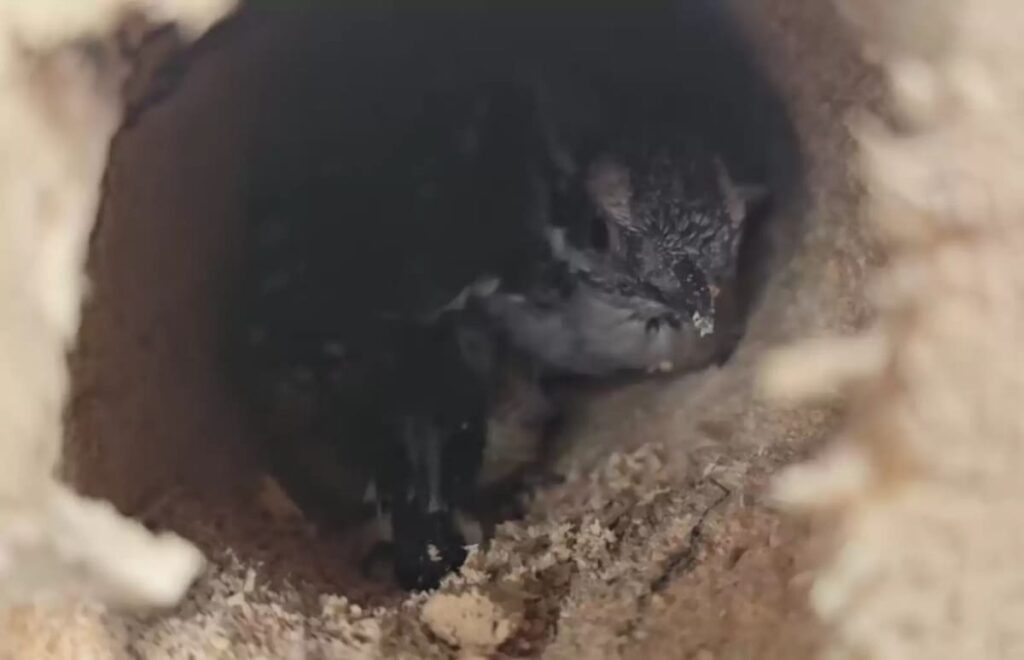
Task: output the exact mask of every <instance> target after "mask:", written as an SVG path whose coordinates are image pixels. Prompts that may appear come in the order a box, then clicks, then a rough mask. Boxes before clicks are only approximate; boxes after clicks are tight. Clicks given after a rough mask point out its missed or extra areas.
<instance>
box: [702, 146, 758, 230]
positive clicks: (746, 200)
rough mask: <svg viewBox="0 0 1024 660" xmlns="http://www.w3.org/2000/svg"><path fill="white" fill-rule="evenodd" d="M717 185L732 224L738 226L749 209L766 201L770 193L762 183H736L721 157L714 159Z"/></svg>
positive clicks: (744, 218) (745, 217)
mask: <svg viewBox="0 0 1024 660" xmlns="http://www.w3.org/2000/svg"><path fill="white" fill-rule="evenodd" d="M715 169H716V170H717V175H718V185H719V188H720V189H721V191H722V195H723V196H724V197H725V204H726V208H727V210H728V212H729V219H730V220H731V221H732V223H733V225H734V226H737V227H738V226H739V225H741V224H742V223H743V221H744V220H746V219H747V215H748V214H749V213H750V210H751V209H752V208H754V207H755V206H757V205H759V204H761V203H762V202H764V201H766V200H767V199H768V197H769V196H770V195H771V191H770V190H769V189H768V186H766V185H762V184H756V183H755V184H751V183H736V182H735V181H733V180H732V177H731V176H729V171H728V170H727V169H726V167H725V164H724V163H723V162H722V161H721V159H718V158H716V159H715Z"/></svg>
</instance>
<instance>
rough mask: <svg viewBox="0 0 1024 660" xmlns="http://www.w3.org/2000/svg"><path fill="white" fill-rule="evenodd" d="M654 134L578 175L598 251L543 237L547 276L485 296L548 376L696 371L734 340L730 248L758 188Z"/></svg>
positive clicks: (692, 148)
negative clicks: (596, 229) (600, 235)
mask: <svg viewBox="0 0 1024 660" xmlns="http://www.w3.org/2000/svg"><path fill="white" fill-rule="evenodd" d="M654 135H655V137H649V136H646V135H645V136H642V137H640V138H634V139H631V140H626V141H622V142H619V143H618V144H616V145H615V146H613V148H611V149H607V150H605V151H604V152H603V153H602V154H601V155H599V156H598V157H597V158H595V159H594V160H593V161H592V162H591V163H590V164H589V166H588V167H586V169H585V172H586V174H585V180H584V182H583V185H584V187H585V190H586V193H587V196H588V198H589V200H590V202H591V204H592V205H593V210H594V213H595V215H596V218H597V221H598V222H599V223H601V226H602V228H603V229H604V231H605V234H606V236H607V241H606V245H604V246H599V245H585V246H573V245H570V244H569V243H568V242H567V240H566V238H565V232H564V231H560V230H554V229H552V230H551V231H550V234H549V245H550V257H551V264H550V268H549V269H548V270H549V273H553V275H552V274H549V276H547V277H546V278H542V279H541V280H539V281H538V283H537V285H536V286H535V287H533V289H532V290H528V291H525V292H502V291H499V292H498V293H497V294H495V295H493V296H490V297H489V298H488V299H487V303H486V304H487V308H488V310H489V311H490V313H491V314H492V315H494V316H495V317H496V318H498V319H499V320H500V322H501V323H502V324H503V326H504V327H505V328H506V331H507V332H508V334H509V336H510V338H511V340H512V342H513V343H514V344H516V345H517V346H519V347H520V348H521V349H522V350H524V351H526V352H527V353H529V354H531V355H533V356H535V357H536V358H537V359H539V360H540V361H541V362H542V363H544V364H545V365H547V366H548V367H549V368H550V369H552V370H555V371H561V372H567V373H573V374H580V375H589V376H603V375H609V374H612V373H615V372H620V371H666V370H673V371H675V370H690V369H697V368H701V367H703V366H707V365H708V364H710V363H711V362H713V361H715V360H716V359H719V358H721V357H722V356H723V355H724V354H725V353H726V352H727V351H728V350H729V349H731V346H732V345H733V344H734V342H735V339H736V337H737V335H738V330H737V327H738V324H739V319H738V311H737V308H736V302H735V300H734V289H735V282H736V277H737V267H738V264H737V261H738V257H739V247H740V242H741V239H742V236H743V230H744V225H745V220H746V218H747V214H748V209H749V208H750V205H751V204H753V203H755V202H756V201H757V200H759V199H761V198H762V197H763V196H764V194H765V192H764V189H763V188H758V187H744V186H739V185H737V184H735V183H733V181H732V180H731V178H730V177H729V174H728V172H727V170H726V168H725V165H724V164H723V162H722V161H721V159H719V158H718V157H716V156H715V155H713V154H712V153H710V152H709V151H707V150H705V149H703V147H702V146H701V145H700V143H699V142H697V141H696V140H692V139H681V138H675V137H670V138H669V139H666V140H662V139H659V138H660V137H661V136H660V135H659V134H658V133H655V134H654ZM567 224H572V223H571V222H570V223H567Z"/></svg>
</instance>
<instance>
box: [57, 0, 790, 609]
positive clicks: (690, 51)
mask: <svg viewBox="0 0 1024 660" xmlns="http://www.w3.org/2000/svg"><path fill="white" fill-rule="evenodd" d="M712 5H713V3H706V2H694V3H689V4H687V3H679V2H672V3H666V4H665V5H664V6H658V5H657V3H647V4H645V5H644V6H643V8H629V9H626V8H622V9H604V10H596V9H587V10H582V9H572V10H570V9H557V8H554V7H552V8H548V9H545V10H539V9H538V10H533V9H530V10H527V9H515V10H512V9H507V8H500V7H488V8H487V9H486V10H485V9H476V10H465V9H462V10H445V11H441V10H437V9H432V10H426V9H395V8H392V9H388V10H374V11H363V10H359V11H357V10H340V9H334V10H297V9H293V10H282V9H276V10H268V9H260V8H258V7H249V8H245V9H243V10H242V11H241V12H240V13H239V14H238V15H237V16H235V17H232V18H231V19H230V20H229V21H227V22H226V23H225V24H224V25H222V26H220V27H219V28H217V29H215V30H214V31H213V32H212V33H211V34H210V35H208V36H207V37H206V38H204V40H202V41H201V42H200V43H199V44H197V45H196V46H195V47H194V48H193V49H192V51H190V52H188V53H184V54H178V55H175V56H174V58H172V59H171V60H170V61H167V60H164V64H165V66H164V67H163V68H161V69H159V71H164V72H171V73H172V74H173V78H174V79H175V82H173V83H172V84H170V85H167V84H165V83H166V81H161V80H160V79H159V75H158V76H157V79H156V80H155V81H150V83H149V87H151V88H158V87H159V88H160V89H161V90H162V91H165V92H168V93H166V94H161V95H160V97H159V98H158V99H156V100H155V101H153V103H152V104H151V105H149V106H148V107H146V108H145V109H144V110H142V111H140V112H139V113H138V114H136V115H132V116H130V118H131V122H130V123H129V124H127V125H126V126H125V128H124V129H123V130H122V131H121V132H120V134H119V136H118V138H117V139H116V140H115V145H114V148H113V152H112V157H111V167H110V171H109V173H108V180H107V186H108V189H107V190H106V191H105V192H106V201H105V204H104V210H103V212H102V213H101V218H100V222H99V224H98V228H97V233H96V238H95V240H94V244H93V250H92V254H91V259H90V270H91V274H92V276H93V279H94V280H95V282H96V293H95V295H94V297H93V299H92V300H91V301H90V303H89V308H88V309H87V313H86V317H85V322H84V327H83V331H82V336H81V340H80V346H79V348H78V350H77V352H76V358H75V361H74V365H73V366H74V376H75V397H74V400H73V401H72V406H71V412H70V416H69V417H70V419H71V422H72V423H71V424H70V426H69V429H70V434H71V440H72V442H70V443H69V451H68V453H69V455H70V456H72V457H73V459H72V460H69V463H71V464H76V465H81V466H88V467H77V468H75V469H74V470H73V471H72V472H74V473H73V474H72V475H71V477H72V479H73V480H75V481H76V482H77V483H78V485H79V486H80V487H81V488H82V489H83V490H85V491H86V492H88V493H90V494H95V495H100V496H104V497H107V498H109V499H111V500H112V501H114V502H115V503H116V504H117V505H118V506H119V507H121V508H122V509H123V510H125V511H126V512H128V513H130V514H133V515H136V516H138V517H140V518H142V519H144V520H146V521H147V522H150V523H152V524H153V525H154V526H157V527H172V528H174V529H176V530H177V531H180V532H181V533H183V534H184V535H186V536H188V537H189V538H193V539H195V540H197V541H198V542H199V543H200V544H202V545H203V546H204V548H205V549H207V550H208V551H211V552H213V553H218V552H221V551H223V550H224V549H225V548H227V547H230V548H231V549H232V551H233V552H235V553H237V554H243V555H251V556H254V557H256V558H257V559H261V560H263V561H266V562H268V563H270V564H271V565H273V566H276V567H279V568H280V571H281V574H282V575H285V576H288V577H299V578H310V579H312V580H313V581H317V580H320V582H322V583H325V584H326V585H327V586H329V587H330V588H341V589H343V590H344V591H345V592H346V593H349V594H352V595H355V596H357V597H358V595H359V594H360V593H369V592H375V591H376V592H379V591H380V590H381V589H383V590H384V591H387V590H388V589H389V588H390V586H389V585H390V584H391V583H392V577H391V573H390V568H388V567H390V566H391V564H392V563H396V564H398V565H399V566H402V567H403V568H404V572H403V573H402V575H403V578H404V579H403V581H404V582H405V586H429V585H430V584H432V583H434V582H435V581H436V579H437V578H438V577H439V576H440V575H441V574H443V573H444V572H445V571H444V570H443V569H446V568H449V567H450V566H454V565H457V564H458V561H459V559H460V558H461V554H460V552H459V551H458V550H457V548H460V547H462V546H463V545H465V544H468V543H473V542H478V541H483V542H486V538H487V535H488V531H489V529H490V527H491V526H492V525H493V524H495V523H497V522H500V521H501V520H504V519H508V518H510V517H515V515H516V514H517V512H518V511H519V510H520V509H521V508H522V507H523V506H528V502H527V503H525V504H524V502H525V501H526V500H528V496H529V493H530V492H531V489H534V488H537V487H544V484H545V483H548V482H549V481H557V480H558V476H559V475H558V474H557V470H555V469H554V468H553V467H552V466H551V465H550V464H548V463H547V462H546V458H547V457H548V456H549V455H550V454H551V453H552V452H554V451H558V452H564V451H566V448H565V446H564V439H563V438H561V436H560V434H559V432H558V431H559V428H560V424H559V423H560V422H561V421H564V419H566V418H571V417H572V416H573V415H574V414H579V409H580V408H579V406H578V402H579V401H580V400H584V399H586V398H587V397H588V396H591V395H592V393H593V392H594V391H596V390H604V389H607V388H614V387H621V386H622V385H623V383H632V382H636V381H651V380H654V379H673V378H678V377H679V376H680V375H682V374H692V373H695V372H699V371H700V370H702V369H704V368H707V367H709V366H714V365H719V364H722V363H724V362H727V361H728V360H729V358H730V356H731V354H732V351H733V349H734V348H735V346H736V343H737V342H738V341H742V335H743V331H744V328H745V319H746V318H748V316H749V311H750V309H752V308H753V307H754V306H756V304H757V303H758V301H759V294H760V293H761V291H762V290H763V287H764V284H765V283H766V282H767V281H769V279H770V277H771V274H772V273H773V272H775V271H776V270H777V269H778V267H779V266H780V264H782V263H783V262H784V261H785V260H786V259H787V258H788V256H789V248H791V247H792V246H793V245H794V244H795V240H796V237H797V236H799V234H800V231H801V228H800V227H798V226H796V224H795V222H793V221H791V220H787V221H785V222H783V221H781V220H779V218H782V217H786V218H788V217H791V216H792V214H779V213H777V212H776V211H777V210H778V209H779V208H781V207H782V206H784V205H786V204H788V200H791V199H793V198H794V197H796V196H798V195H799V193H800V181H801V169H800V164H799V160H798V158H797V155H796V152H797V150H796V146H795V138H794V136H793V134H792V129H791V128H790V126H789V124H788V122H787V119H786V116H785V112H784V110H783V108H782V105H781V103H780V102H779V101H778V99H776V98H775V97H774V95H773V94H772V93H771V90H770V86H769V85H768V84H767V82H766V81H765V79H764V78H763V77H762V75H761V74H760V71H759V70H758V67H757V65H756V62H754V61H753V60H752V58H751V56H750V55H749V53H748V51H747V50H746V48H745V47H744V45H743V40H742V38H741V36H740V34H739V32H738V31H737V30H735V29H733V27H732V23H731V21H730V20H729V18H728V16H727V15H725V14H724V10H722V9H720V8H719V6H718V5H714V6H712ZM183 63H184V64H185V65H186V66H181V64H183ZM161 85H163V86H164V87H166V89H163V87H160V86H161ZM663 372H667V373H663ZM128 374H134V376H131V377H130V376H128ZM112 401H113V402H114V403H111V402H112ZM96 438H101V439H100V440H97V439H96ZM560 443H562V444H560ZM556 448H557V449H556ZM76 452H77V456H78V459H77V460H75V459H74V457H75V456H76ZM126 474H130V475H131V476H130V477H128V478H126V477H125V475H126ZM268 479H269V480H272V481H273V482H275V483H276V484H278V485H279V486H280V487H281V489H283V491H284V493H286V496H287V499H289V500H290V501H291V502H293V503H294V504H295V505H297V506H298V508H299V509H301V511H302V516H301V520H302V522H301V523H295V527H294V529H293V528H291V527H288V525H289V524H291V523H287V524H286V523H282V522H281V518H282V517H284V518H288V516H289V515H290V514H287V515H286V514H283V513H281V508H282V507H281V506H280V501H282V498H281V497H280V495H279V494H277V495H268V492H272V493H277V492H278V491H277V490H276V488H269V487H268V486H267V484H268V483H269V481H268ZM268 488H269V490H268ZM268 498H269V499H272V500H274V501H275V502H278V504H277V505H273V504H268V501H269V500H268ZM239 502H242V503H241V504H240V503H239ZM456 510H458V511H456ZM382 521H385V524H383V528H384V529H387V530H390V531H391V532H392V536H393V537H394V538H393V541H394V542H393V543H392V544H391V545H390V554H389V555H387V554H385V553H378V552H377V551H378V550H385V549H386V546H383V545H379V544H376V541H377V540H379V536H380V533H381V528H382ZM388 521H389V522H388ZM282 530H283V531H282ZM289 534H291V536H292V537H293V538H291V540H290V541H289V542H288V543H285V542H283V541H281V540H280V538H281V537H283V536H287V535H289ZM374 556H380V557H387V559H386V561H383V562H381V563H379V565H378V562H374V561H369V559H370V558H372V557H374ZM310 564H316V569H315V570H313V569H310V566H309V565H310ZM324 566H327V567H328V568H324ZM382 567H384V568H382ZM307 569H309V570H307ZM385 569H386V570H385Z"/></svg>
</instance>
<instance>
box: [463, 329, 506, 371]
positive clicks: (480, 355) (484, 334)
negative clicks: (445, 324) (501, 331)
mask: <svg viewBox="0 0 1024 660" xmlns="http://www.w3.org/2000/svg"><path fill="white" fill-rule="evenodd" d="M455 338H456V340H457V341H458V343H459V353H460V355H461V356H462V359H463V360H464V361H465V363H466V364H467V365H468V366H469V368H470V369H472V370H473V371H474V372H476V373H478V374H481V375H486V374H489V373H491V372H493V370H494V369H495V367H496V365H497V360H498V355H497V351H498V348H497V344H496V343H495V340H494V337H493V336H492V335H491V333H490V332H488V331H487V329H486V328H484V327H480V326H478V325H475V324H471V323H463V324H459V325H458V326H457V327H456V329H455Z"/></svg>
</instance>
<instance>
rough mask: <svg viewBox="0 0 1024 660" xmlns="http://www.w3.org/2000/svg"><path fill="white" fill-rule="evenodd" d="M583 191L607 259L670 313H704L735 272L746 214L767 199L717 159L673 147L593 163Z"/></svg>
mask: <svg viewBox="0 0 1024 660" xmlns="http://www.w3.org/2000/svg"><path fill="white" fill-rule="evenodd" d="M587 188H588V193H589V196H590V199H591V201H592V204H593V206H594V209H595V212H596V216H597V219H598V221H599V222H601V223H603V226H604V228H605V230H606V234H607V237H608V251H609V253H610V255H611V256H612V257H613V258H614V259H615V260H617V261H618V262H619V263H621V264H623V266H624V267H625V268H626V269H627V270H628V271H629V272H630V273H631V274H632V275H633V276H635V277H637V278H638V279H639V280H641V281H643V282H644V283H645V284H647V285H650V286H652V287H654V288H655V289H656V290H658V291H659V292H660V297H661V298H662V299H663V300H664V301H665V302H668V303H670V304H671V306H672V307H673V308H674V309H680V308H681V307H680V305H682V306H683V307H682V308H685V307H687V305H689V306H690V308H693V309H697V310H701V311H703V312H705V313H711V311H712V310H711V300H713V299H714V298H715V297H716V295H717V288H719V287H722V286H727V285H728V280H729V279H730V278H731V277H732V273H733V272H734V271H735V269H736V262H737V259H738V255H739V245H740V242H741V240H742V236H743V232H744V228H745V225H746V220H747V218H748V217H749V215H750V212H751V210H752V209H753V207H754V206H755V205H757V204H759V203H761V201H763V200H764V199H765V198H766V197H767V189H766V188H764V187H763V186H746V185H741V184H737V183H735V182H734V181H733V180H732V178H731V176H730V175H729V172H728V170H727V168H726V167H725V164H724V163H723V162H722V160H721V159H720V158H718V157H717V156H715V155H713V154H711V153H709V152H707V151H705V150H703V149H701V148H699V146H693V145H692V144H691V143H689V142H671V141H669V142H667V143H665V144H661V143H657V144H654V145H648V144H641V145H634V146H633V148H632V149H631V150H625V151H624V152H623V153H618V152H611V153H609V154H606V155H605V156H603V157H601V158H598V159H597V160H595V161H594V163H593V164H592V166H591V168H590V170H589V173H588V178H587ZM670 300H671V302H670Z"/></svg>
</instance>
